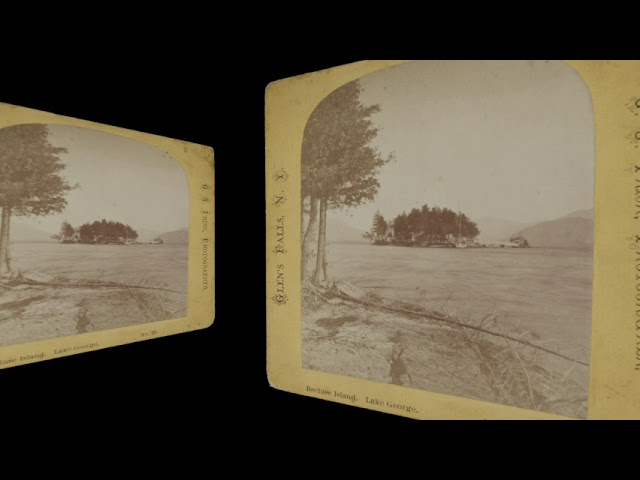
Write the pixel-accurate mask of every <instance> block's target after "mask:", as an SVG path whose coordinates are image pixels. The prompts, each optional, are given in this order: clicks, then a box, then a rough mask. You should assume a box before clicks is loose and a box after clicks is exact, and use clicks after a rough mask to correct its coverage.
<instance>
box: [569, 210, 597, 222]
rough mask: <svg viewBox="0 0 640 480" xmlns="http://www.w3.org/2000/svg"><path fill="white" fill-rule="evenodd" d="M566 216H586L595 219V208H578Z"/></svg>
mask: <svg viewBox="0 0 640 480" xmlns="http://www.w3.org/2000/svg"><path fill="white" fill-rule="evenodd" d="M565 218H586V219H589V220H593V208H592V209H590V210H578V211H576V212H573V213H570V214H569V215H565Z"/></svg>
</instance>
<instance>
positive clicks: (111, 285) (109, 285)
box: [20, 280, 187, 295]
mask: <svg viewBox="0 0 640 480" xmlns="http://www.w3.org/2000/svg"><path fill="white" fill-rule="evenodd" d="M20 284H23V285H33V286H46V287H100V288H137V289H141V290H159V291H161V292H170V293H179V294H181V295H187V293H186V292H179V291H177V290H169V289H167V288H160V287H143V286H135V285H126V284H120V283H47V282H33V281H24V280H23V281H21V282H20Z"/></svg>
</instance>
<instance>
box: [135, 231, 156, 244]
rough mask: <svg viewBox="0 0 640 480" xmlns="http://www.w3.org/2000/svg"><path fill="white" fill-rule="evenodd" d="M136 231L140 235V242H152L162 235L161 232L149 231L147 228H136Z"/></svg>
mask: <svg viewBox="0 0 640 480" xmlns="http://www.w3.org/2000/svg"><path fill="white" fill-rule="evenodd" d="M135 230H136V232H137V233H138V238H137V239H136V240H137V241H138V242H150V241H152V240H154V239H156V238H158V236H159V235H160V232H158V231H156V230H147V229H146V228H136V229H135Z"/></svg>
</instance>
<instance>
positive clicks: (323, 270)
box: [313, 198, 327, 285]
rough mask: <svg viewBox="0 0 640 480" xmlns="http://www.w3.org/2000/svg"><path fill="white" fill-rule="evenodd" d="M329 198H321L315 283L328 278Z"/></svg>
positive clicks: (317, 283)
mask: <svg viewBox="0 0 640 480" xmlns="http://www.w3.org/2000/svg"><path fill="white" fill-rule="evenodd" d="M326 256H327V199H326V198H323V199H321V200H320V225H319V227H318V254H317V256H316V271H315V273H314V275H313V283H314V285H319V284H320V282H322V281H324V280H326V279H327V265H326Z"/></svg>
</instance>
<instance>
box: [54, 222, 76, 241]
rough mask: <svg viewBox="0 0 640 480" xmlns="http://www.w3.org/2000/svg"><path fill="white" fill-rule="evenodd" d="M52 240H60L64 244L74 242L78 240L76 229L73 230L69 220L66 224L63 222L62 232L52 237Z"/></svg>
mask: <svg viewBox="0 0 640 480" xmlns="http://www.w3.org/2000/svg"><path fill="white" fill-rule="evenodd" d="M51 238H53V239H54V240H59V241H60V242H63V243H69V242H73V241H74V240H75V239H76V229H75V228H73V227H72V226H71V224H70V223H69V222H68V221H67V220H65V221H64V222H62V226H61V227H60V232H59V233H57V234H55V235H52V236H51Z"/></svg>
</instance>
